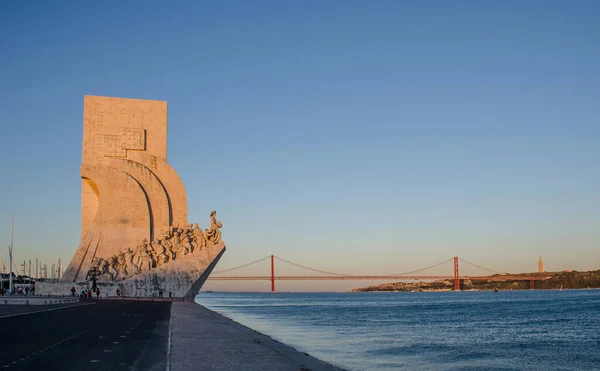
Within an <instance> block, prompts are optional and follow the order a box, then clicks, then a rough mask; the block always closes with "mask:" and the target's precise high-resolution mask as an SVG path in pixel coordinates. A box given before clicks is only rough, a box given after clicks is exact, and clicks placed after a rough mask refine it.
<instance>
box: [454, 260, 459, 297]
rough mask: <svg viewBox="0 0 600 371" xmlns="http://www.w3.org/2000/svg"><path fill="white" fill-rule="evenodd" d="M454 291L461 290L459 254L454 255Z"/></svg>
mask: <svg viewBox="0 0 600 371" xmlns="http://www.w3.org/2000/svg"><path fill="white" fill-rule="evenodd" d="M454 291H460V276H459V275H458V256H455V257H454Z"/></svg>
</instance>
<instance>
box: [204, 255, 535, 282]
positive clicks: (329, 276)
mask: <svg viewBox="0 0 600 371" xmlns="http://www.w3.org/2000/svg"><path fill="white" fill-rule="evenodd" d="M268 259H270V260H271V274H270V275H263V276H261V275H247V276H220V275H219V274H223V273H228V272H232V271H235V270H239V269H242V268H246V267H249V266H252V265H256V264H259V263H261V262H263V261H266V260H268ZM275 260H279V261H281V262H284V263H287V264H289V265H292V266H295V267H298V268H303V269H306V270H309V271H311V272H314V273H317V274H318V275H311V276H300V275H287V276H283V275H275ZM450 261H453V262H454V274H453V275H422V274H418V273H420V272H423V271H426V270H429V269H432V268H436V267H438V266H440V265H442V264H445V263H448V262H450ZM459 261H461V262H463V263H465V264H468V265H469V266H471V267H475V268H478V269H480V270H484V271H486V272H489V273H492V274H491V275H490V274H488V275H480V276H461V275H460V274H459V269H458V262H459ZM208 279H209V280H214V281H271V291H275V281H308V280H311V281H323V280H327V281H332V280H355V281H356V280H378V281H382V280H398V281H403V280H431V281H435V280H453V281H454V290H456V291H459V290H461V281H463V280H467V279H468V280H487V281H494V282H499V281H529V288H530V289H531V290H533V289H534V286H535V280H536V279H537V280H540V277H537V278H536V277H533V276H524V275H514V274H509V273H500V272H497V271H494V270H492V269H488V268H485V267H482V266H480V265H477V264H475V263H471V262H468V261H466V260H464V259H461V258H459V257H457V256H455V257H452V258H450V259H447V260H444V261H443V262H440V263H437V264H434V265H430V266H427V267H424V268H421V269H417V270H414V271H410V272H403V273H397V274H391V275H383V276H361V275H351V274H341V273H334V272H327V271H323V270H319V269H314V268H310V267H307V266H304V265H300V264H297V263H294V262H291V261H289V260H286V259H283V258H280V257H278V256H275V255H270V256H266V257H264V258H262V259H259V260H256V261H253V262H250V263H247V264H242V265H240V266H237V267H233V268H229V269H225V270H221V271H215V272H213V273H212V274H211V276H209V277H208Z"/></svg>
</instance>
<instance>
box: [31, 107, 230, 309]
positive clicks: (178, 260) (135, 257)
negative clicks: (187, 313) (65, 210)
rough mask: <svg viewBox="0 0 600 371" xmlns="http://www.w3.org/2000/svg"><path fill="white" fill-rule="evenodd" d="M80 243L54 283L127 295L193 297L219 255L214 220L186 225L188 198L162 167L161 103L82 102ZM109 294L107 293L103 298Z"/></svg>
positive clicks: (217, 224) (167, 168) (164, 157)
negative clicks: (93, 284)
mask: <svg viewBox="0 0 600 371" xmlns="http://www.w3.org/2000/svg"><path fill="white" fill-rule="evenodd" d="M82 147H83V154H82V157H83V160H82V164H81V167H80V175H81V187H82V191H81V242H80V244H79V248H78V249H77V251H76V252H75V255H74V256H73V258H72V260H71V263H70V264H69V266H68V267H67V269H66V271H65V273H64V275H63V277H62V278H61V283H60V285H55V286H54V287H53V288H50V286H49V285H48V284H47V285H44V284H41V285H39V286H40V287H39V289H38V287H37V286H36V291H37V292H40V293H42V294H45V292H44V291H48V293H50V291H52V293H56V291H57V290H62V291H64V288H63V287H62V286H65V287H67V286H69V288H70V287H71V286H74V285H75V284H77V285H78V286H83V285H87V283H88V281H89V280H90V278H91V277H90V272H93V276H94V282H98V286H99V287H100V289H101V290H102V287H104V288H105V290H113V289H114V290H115V291H116V289H117V288H118V289H119V291H120V293H121V294H122V295H126V296H158V295H160V293H163V294H164V295H168V293H169V292H171V293H172V294H173V295H174V296H179V297H186V298H193V297H194V296H195V295H196V293H197V292H198V290H199V289H200V287H201V286H202V284H203V283H204V281H205V280H206V278H207V277H208V275H209V274H210V272H211V271H212V269H213V268H214V266H215V265H216V263H217V262H218V260H219V258H220V257H221V255H222V254H223V253H224V251H225V244H224V242H223V241H222V240H221V232H220V231H219V229H220V228H221V227H222V223H221V222H219V221H217V219H216V211H212V212H211V213H210V220H209V221H210V223H209V227H208V228H206V229H205V230H204V231H203V230H202V229H201V228H200V227H199V226H198V224H193V225H192V224H188V210H187V200H186V193H185V189H184V186H183V183H182V181H181V179H180V178H179V176H178V175H177V172H176V171H175V170H174V169H173V168H172V167H171V166H170V165H169V164H168V163H167V102H162V101H151V100H140V99H123V98H110V97H97V96H86V97H85V99H84V118H83V145H82ZM109 295H111V294H110V293H109Z"/></svg>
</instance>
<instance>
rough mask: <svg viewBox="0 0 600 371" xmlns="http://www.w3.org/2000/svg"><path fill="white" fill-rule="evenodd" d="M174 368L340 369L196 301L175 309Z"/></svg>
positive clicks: (176, 370)
mask: <svg viewBox="0 0 600 371" xmlns="http://www.w3.org/2000/svg"><path fill="white" fill-rule="evenodd" d="M171 321H172V323H171V344H170V360H169V361H170V370H171V371H189V370H206V371H212V370H215V371H216V370H223V371H225V370H227V371H229V370H244V371H252V370H257V371H258V370H260V371H264V370H277V371H287V370H289V371H298V370H312V371H317V370H328V371H332V370H337V369H336V368H334V367H332V366H330V365H328V364H326V363H324V362H321V361H320V360H318V359H316V358H313V357H310V356H307V355H305V354H304V353H300V352H298V351H296V350H294V349H293V348H290V347H289V346H287V345H285V344H282V343H279V342H277V341H274V340H272V339H271V338H269V337H267V336H265V335H263V334H260V333H258V332H256V331H254V330H252V329H249V328H248V327H245V326H242V325H240V324H239V323H236V322H234V321H232V320H230V319H228V318H225V317H223V316H221V315H219V314H217V313H215V312H213V311H210V310H208V309H206V308H204V307H202V306H200V305H198V304H194V303H173V305H172V308H171Z"/></svg>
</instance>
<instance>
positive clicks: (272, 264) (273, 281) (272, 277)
mask: <svg viewBox="0 0 600 371" xmlns="http://www.w3.org/2000/svg"><path fill="white" fill-rule="evenodd" d="M271 292H275V256H274V255H271Z"/></svg>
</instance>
